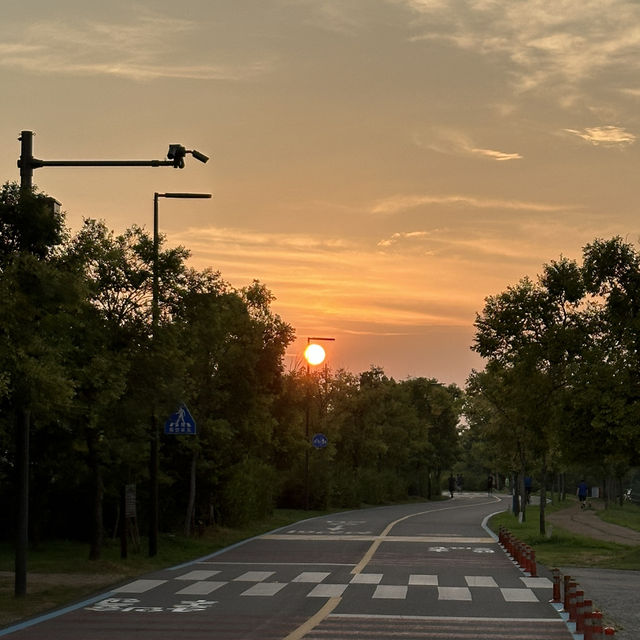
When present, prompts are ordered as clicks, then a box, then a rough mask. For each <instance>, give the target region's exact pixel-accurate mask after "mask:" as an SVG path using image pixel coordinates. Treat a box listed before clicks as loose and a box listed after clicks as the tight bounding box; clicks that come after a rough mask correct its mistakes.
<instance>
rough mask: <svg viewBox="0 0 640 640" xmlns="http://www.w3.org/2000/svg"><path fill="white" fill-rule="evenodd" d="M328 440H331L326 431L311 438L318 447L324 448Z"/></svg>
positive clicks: (312, 442)
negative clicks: (325, 433) (328, 438)
mask: <svg viewBox="0 0 640 640" xmlns="http://www.w3.org/2000/svg"><path fill="white" fill-rule="evenodd" d="M328 442H329V441H328V440H327V436H325V435H324V433H316V435H315V436H313V438H312V439H311V444H312V445H313V446H314V447H315V448H316V449H324V447H326V446H327V443H328Z"/></svg>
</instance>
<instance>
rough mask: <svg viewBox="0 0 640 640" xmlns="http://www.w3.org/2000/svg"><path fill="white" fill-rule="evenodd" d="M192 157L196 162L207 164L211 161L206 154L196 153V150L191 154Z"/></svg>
mask: <svg viewBox="0 0 640 640" xmlns="http://www.w3.org/2000/svg"><path fill="white" fill-rule="evenodd" d="M191 155H192V156H193V157H194V158H195V159H196V160H200V162H206V161H207V160H208V159H209V157H208V156H205V155H204V153H200V152H199V151H196V150H195V149H194V150H193V151H192V152H191Z"/></svg>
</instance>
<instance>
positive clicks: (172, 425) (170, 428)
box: [164, 404, 196, 436]
mask: <svg viewBox="0 0 640 640" xmlns="http://www.w3.org/2000/svg"><path fill="white" fill-rule="evenodd" d="M164 432H165V433H167V434H170V435H174V436H175V435H189V436H193V435H195V433H196V421H195V420H194V419H193V416H192V415H191V414H190V413H189V409H187V407H186V406H185V405H184V404H181V405H180V407H179V408H178V410H177V411H176V412H175V413H172V414H171V415H170V416H169V418H168V420H167V421H166V422H165V423H164Z"/></svg>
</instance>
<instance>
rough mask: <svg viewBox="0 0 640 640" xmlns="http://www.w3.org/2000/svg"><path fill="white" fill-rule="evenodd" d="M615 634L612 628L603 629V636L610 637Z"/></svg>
mask: <svg viewBox="0 0 640 640" xmlns="http://www.w3.org/2000/svg"><path fill="white" fill-rule="evenodd" d="M615 632H616V630H615V629H614V628H613V627H605V628H604V635H605V636H612V635H613V634H614V633H615Z"/></svg>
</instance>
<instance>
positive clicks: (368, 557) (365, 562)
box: [351, 503, 493, 575]
mask: <svg viewBox="0 0 640 640" xmlns="http://www.w3.org/2000/svg"><path fill="white" fill-rule="evenodd" d="M481 504H485V503H481ZM470 506H474V507H475V506H479V505H477V504H474V505H469V504H464V505H459V506H456V507H443V508H441V509H428V510H427V511H420V512H419V513H410V514H409V515H407V516H403V517H402V518H398V519H397V520H394V521H393V522H391V523H390V524H388V525H387V526H386V527H385V529H384V531H383V532H382V533H381V534H380V536H379V538H377V539H376V540H374V541H373V542H372V544H371V546H370V547H369V549H368V550H367V552H366V553H365V554H364V556H362V560H360V562H359V563H358V564H357V565H356V566H355V567H354V568H353V569H352V571H351V573H352V574H353V575H358V574H360V573H362V571H363V570H364V568H365V567H366V566H367V565H368V564H369V562H370V561H371V558H373V555H374V554H375V552H376V551H377V550H378V547H379V546H380V544H381V543H382V542H383V539H384V538H385V537H386V536H387V535H388V534H389V531H391V529H393V527H395V526H396V525H397V524H399V523H400V522H403V521H404V520H408V519H409V518H415V517H416V516H422V515H425V514H427V513H436V512H437V511H452V510H453V509H466V508H468V507H470ZM459 541H460V540H458V542H459ZM491 542H493V540H492V541H491Z"/></svg>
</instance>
